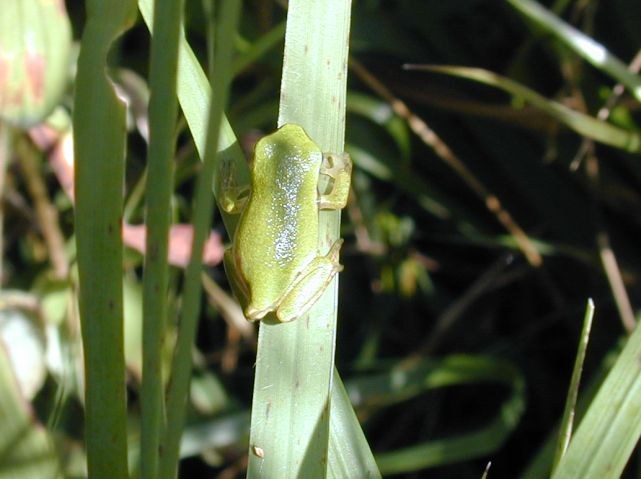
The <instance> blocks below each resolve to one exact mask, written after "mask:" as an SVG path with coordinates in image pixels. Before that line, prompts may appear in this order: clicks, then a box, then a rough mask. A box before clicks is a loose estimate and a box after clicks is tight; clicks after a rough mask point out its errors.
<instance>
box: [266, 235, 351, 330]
mask: <svg viewBox="0 0 641 479" xmlns="http://www.w3.org/2000/svg"><path fill="white" fill-rule="evenodd" d="M342 244H343V240H342V239H341V240H338V241H336V242H335V243H334V244H333V245H332V247H331V249H330V250H329V252H328V253H327V255H326V256H318V257H316V258H314V259H313V260H312V262H311V263H310V264H309V266H308V267H307V268H306V270H305V273H304V274H303V275H301V277H300V278H299V279H298V280H297V282H296V283H295V284H294V285H293V286H292V288H291V289H290V290H289V291H288V293H287V295H286V296H285V297H284V298H283V300H282V302H281V303H280V305H279V306H278V308H277V309H276V316H277V317H278V320H279V321H281V322H283V323H285V322H289V321H293V320H294V319H297V318H300V317H301V316H303V315H305V314H306V313H307V312H308V311H309V309H310V308H311V307H312V306H313V305H314V304H315V303H316V301H318V298H320V297H321V295H322V294H323V293H324V292H325V290H326V289H327V286H328V285H329V283H330V282H331V281H332V279H333V278H334V276H336V273H338V272H339V271H342V270H343V265H341V264H340V263H339V262H338V255H339V253H340V249H341V245H342Z"/></svg>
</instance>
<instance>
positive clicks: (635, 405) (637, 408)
mask: <svg viewBox="0 0 641 479" xmlns="http://www.w3.org/2000/svg"><path fill="white" fill-rule="evenodd" d="M639 357H641V328H639V327H637V329H636V330H635V331H634V333H633V334H632V336H630V338H629V339H628V341H627V343H626V345H625V347H624V348H623V351H622V352H621V355H620V356H619V357H618V359H617V361H616V363H615V365H614V367H613V368H612V370H611V371H610V373H609V374H608V376H607V378H606V380H605V381H604V383H603V385H602V386H601V387H600V389H599V392H598V393H597V395H596V397H595V398H594V400H593V401H592V402H591V404H590V407H589V408H588V410H587V412H586V414H585V417H584V418H583V419H582V420H581V422H580V424H579V427H578V428H577V430H576V433H575V434H574V437H573V438H572V440H571V441H570V445H569V446H568V449H567V451H566V453H565V455H564V456H563V458H562V459H561V461H560V462H559V464H558V466H557V468H556V469H555V471H554V474H553V475H552V478H553V479H565V478H568V479H569V478H576V477H580V478H582V479H601V478H604V477H608V478H610V477H620V475H621V473H622V471H623V468H624V467H625V465H626V464H627V462H628V460H629V458H630V455H631V454H632V451H633V450H634V448H635V446H636V444H637V443H638V441H639V437H640V436H641V375H639Z"/></svg>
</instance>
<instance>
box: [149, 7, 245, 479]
mask: <svg viewBox="0 0 641 479" xmlns="http://www.w3.org/2000/svg"><path fill="white" fill-rule="evenodd" d="M219 5H220V6H219V10H218V15H217V21H216V29H215V31H216V41H215V45H216V51H215V55H214V57H215V62H216V68H215V69H214V78H213V79H212V82H213V84H214V85H215V88H216V90H215V91H214V96H213V99H212V101H211V105H210V109H209V121H208V130H207V141H206V144H205V156H204V160H203V162H204V165H203V166H204V167H203V170H202V171H201V172H200V175H199V177H198V183H197V186H196V199H195V201H194V219H193V228H194V239H193V243H192V248H191V251H192V255H191V260H190V261H189V265H188V266H187V271H186V273H185V288H184V297H183V311H182V318H181V321H180V325H179V329H178V339H177V341H176V349H175V351H174V357H173V361H172V367H171V382H170V387H169V391H168V394H167V427H166V431H165V437H164V440H163V443H162V451H163V453H162V455H161V457H160V471H159V472H160V477H161V479H173V478H174V477H175V475H176V470H177V466H178V454H179V446H180V438H181V436H182V429H183V426H184V422H185V414H186V407H187V398H188V393H189V381H190V377H191V358H192V347H193V342H194V338H195V335H196V326H197V324H198V318H199V316H200V304H201V301H200V299H201V298H200V295H201V282H200V276H201V267H202V251H203V245H204V242H205V238H206V237H207V233H208V232H209V230H210V228H211V217H212V213H213V198H212V194H211V185H212V181H213V176H214V169H215V165H216V160H217V151H218V145H219V136H220V130H221V125H222V123H223V118H224V116H223V111H224V108H225V105H226V103H227V95H228V90H229V84H230V82H231V79H232V72H231V59H232V53H233V50H232V48H233V45H232V44H231V43H230V42H229V41H227V40H228V39H229V38H233V37H234V35H235V34H236V26H237V24H238V17H239V16H240V6H241V2H240V0H225V1H223V2H221V3H220V4H219Z"/></svg>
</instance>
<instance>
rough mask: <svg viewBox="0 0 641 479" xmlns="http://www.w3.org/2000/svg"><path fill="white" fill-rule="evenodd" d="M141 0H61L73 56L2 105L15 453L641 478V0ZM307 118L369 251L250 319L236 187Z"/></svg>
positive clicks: (1, 423)
mask: <svg viewBox="0 0 641 479" xmlns="http://www.w3.org/2000/svg"><path fill="white" fill-rule="evenodd" d="M14 3H15V5H17V4H18V3H19V2H12V3H11V4H12V5H14ZM40 3H43V2H42V0H22V3H21V4H24V5H28V6H29V7H33V6H34V5H36V4H40ZM45 3H47V5H48V6H49V7H50V8H58V7H59V6H60V5H61V3H60V2H58V1H51V2H45ZM134 3H135V2H133V1H119V2H99V1H87V2H71V1H68V2H67V7H68V13H69V20H70V24H71V26H72V30H73V32H74V35H75V39H76V41H77V42H78V45H79V47H80V49H79V55H80V56H79V59H78V63H77V70H76V68H71V69H65V70H64V71H63V73H60V72H59V71H54V70H51V71H50V72H49V73H51V74H52V75H54V76H56V78H58V81H60V78H62V77H68V78H70V79H71V84H69V85H66V87H67V88H66V89H65V88H64V87H65V85H62V86H60V85H57V88H55V89H54V90H55V91H53V93H52V94H51V96H50V97H49V96H48V97H47V98H48V103H47V106H46V108H45V107H43V109H42V111H38V112H36V113H34V112H31V111H30V112H28V114H27V117H25V116H19V115H18V116H16V114H14V113H11V115H9V114H7V113H5V112H3V111H0V116H2V117H3V118H4V119H5V120H9V121H8V122H6V123H3V124H2V125H0V188H1V189H2V191H3V198H4V203H3V209H2V218H1V219H2V221H0V224H3V225H4V230H3V232H2V235H1V236H2V239H3V247H2V250H3V252H4V254H3V257H2V262H0V265H1V266H0V268H1V271H0V273H1V274H0V278H2V281H3V283H2V288H3V289H2V290H1V291H0V310H1V311H0V313H2V314H0V393H1V394H0V477H18V478H19V477H29V478H31V477H34V478H35V477H43V478H48V477H56V476H66V477H85V476H86V475H87V465H88V467H89V472H90V473H91V474H92V477H127V476H130V477H138V476H139V475H142V476H144V477H155V476H157V475H158V477H167V478H170V477H173V476H174V475H175V471H178V472H179V477H205V476H213V475H226V477H232V476H233V477H242V476H245V474H248V475H249V476H251V477H287V476H288V475H289V476H298V477H303V476H304V477H335V478H343V477H380V475H381V474H383V475H385V476H387V475H395V476H399V477H404V475H407V476H409V477H413V476H420V477H457V478H462V479H465V478H478V477H481V475H482V474H483V470H485V469H486V465H487V463H488V462H489V461H492V467H491V468H490V469H489V472H487V477H527V478H529V479H536V478H544V477H553V478H565V477H568V478H574V477H595V478H596V477H598V478H602V477H604V478H615V477H619V476H621V477H626V478H627V477H630V478H631V477H637V475H638V473H637V470H638V454H635V452H634V451H635V446H636V445H637V443H638V440H639V436H640V435H641V428H640V426H639V424H641V421H640V418H639V417H637V416H638V411H639V410H641V408H639V401H640V398H641V392H639V391H640V389H639V388H638V386H639V384H638V376H639V375H638V358H639V355H640V351H639V345H640V344H641V342H640V341H641V337H640V336H639V335H640V334H641V333H640V332H639V331H635V332H634V333H632V330H633V329H634V327H635V322H636V319H635V318H636V317H637V316H638V301H639V295H638V294H637V293H636V285H637V284H638V282H639V278H640V275H641V262H640V261H639V255H638V244H637V243H638V241H637V240H636V238H637V237H638V236H639V234H640V233H641V226H640V223H639V221H638V211H640V210H641V194H640V193H639V192H640V191H641V167H640V166H639V158H638V152H639V150H640V149H641V147H640V145H641V141H640V137H639V127H638V122H639V92H640V91H641V89H640V88H639V85H641V83H640V80H639V75H638V74H637V71H638V69H639V65H638V63H639V62H638V61H632V62H631V64H630V65H627V62H628V61H630V59H632V57H633V56H634V55H635V48H637V45H638V44H639V41H640V40H641V35H640V34H639V32H641V28H640V27H641V7H639V6H638V5H632V4H631V2H625V1H623V0H611V1H608V2H598V1H596V0H592V1H590V0H588V1H571V0H557V1H551V0H550V1H548V0H537V1H535V0H505V1H503V2H496V1H492V0H456V1H451V2H426V1H425V0H404V1H397V2H386V1H381V0H366V1H359V2H353V4H352V5H351V7H350V5H349V2H343V1H333V0H332V1H325V0H311V1H310V0H290V1H289V2H288V7H287V8H288V9H289V10H287V9H286V8H284V5H283V4H282V2H271V1H268V0H258V1H253V2H242V4H243V5H242V6H244V7H245V8H244V9H243V10H242V13H241V16H240V22H239V26H238V29H237V30H236V27H235V23H236V22H235V20H233V19H229V18H227V17H226V15H227V14H229V15H230V16H231V17H233V16H234V15H235V13H234V12H233V11H232V10H233V8H231V9H230V10H226V9H229V8H230V7H234V8H235V7H238V6H239V5H240V3H241V2H235V1H232V0H221V1H219V2H210V1H209V0H203V1H196V2H184V8H185V11H184V16H183V15H181V14H179V13H178V12H179V11H180V10H181V9H182V5H180V4H181V3H183V2H181V1H175V2H154V1H153V0H139V1H138V8H139V11H140V12H141V15H140V16H139V18H137V19H135V17H134V10H135V8H134V7H135V5H134ZM157 4H160V5H162V6H163V7H165V8H167V9H168V10H166V11H165V10H163V11H161V10H160V9H158V10H156V14H157V15H160V16H159V17H156V18H155V19H154V10H155V8H154V7H155V5H157ZM214 4H215V5H214ZM8 5H9V4H8ZM15 5H14V6H15ZM85 7H86V8H85ZM7 8H9V7H7ZM7 8H5V9H4V10H2V12H5V11H9V10H7ZM12 8H13V7H12ZM169 8H173V9H172V10H169ZM223 11H227V13H223ZM25 12H27V13H28V14H29V17H30V18H31V17H32V16H33V15H34V13H33V12H34V10H25ZM60 12H63V13H64V10H62V9H60V10H56V14H60ZM167 12H171V13H167ZM41 13H43V12H41ZM46 13H47V14H51V11H48V12H46ZM43 14H44V13H43ZM7 16H8V15H7V14H6V13H5V14H3V13H0V23H2V24H3V25H9V29H8V30H7V29H5V30H4V31H3V33H0V36H2V35H9V38H10V39H12V41H14V40H15V38H14V37H13V36H11V35H10V32H11V31H14V30H15V31H18V30H19V27H20V28H22V27H24V23H19V22H15V23H14V22H11V21H10V19H8V18H7ZM36 16H37V15H36ZM64 20H66V19H64ZM64 25H68V24H67V23H65V24H64ZM64 25H63V24H60V25H59V26H58V27H59V29H60V31H62V32H63V33H64V32H65V31H67V30H65V28H67V27H65V26H64ZM47 26H49V27H50V28H54V27H55V26H54V25H53V24H47ZM150 30H153V31H154V32H155V36H153V37H152V38H153V39H152V42H153V43H151V44H150V43H149V42H148V41H147V40H148V38H149V31H150ZM25 31H26V30H25ZM67 35H68V31H67ZM63 36H64V35H63ZM348 40H349V41H348ZM54 44H55V42H54V40H53V39H52V41H51V44H50V45H46V46H47V47H50V50H51V51H49V53H48V55H53V56H55V55H58V56H60V57H62V56H64V55H63V54H64V53H65V52H64V51H63V49H60V50H57V49H56V48H54ZM6 45H8V44H7V43H6V42H0V60H1V61H4V60H5V59H6V58H9V55H8V53H7V51H6V50H3V48H7V46H6ZM19 45H22V46H23V47H25V45H26V44H19ZM37 46H38V47H39V48H44V47H45V45H42V44H41V43H38V45H37ZM169 46H171V48H164V47H169ZM23 49H26V47H25V48H23ZM56 52H57V53H56ZM54 53H55V55H54ZM176 53H178V57H176ZM348 53H349V54H348ZM150 62H151V63H150ZM403 65H418V67H412V69H411V70H410V69H406V68H403ZM2 72H3V70H2V69H1V68H0V75H1V74H2ZM205 72H209V74H206V73H205ZM23 73H24V72H23ZM74 73H75V77H74ZM1 80H2V78H1V77H0V89H1V88H2V85H3V83H2V81H1ZM23 83H25V82H20V81H18V83H17V85H18V87H23V86H24V84H23ZM619 83H620V84H619ZM12 85H14V86H15V84H12ZM114 85H117V88H114ZM228 86H229V89H228V88H227V87H228ZM72 91H74V94H73V96H72V94H71V93H70V92H72ZM212 91H213V94H212ZM227 91H229V92H228V93H227ZM116 92H117V96H116ZM3 94H6V92H4V91H1V92H0V106H2V105H1V104H2V98H5V97H3V96H2V95H3ZM150 98H151V99H150ZM227 98H228V99H229V101H226V99H227ZM121 99H125V100H126V105H127V109H126V110H125V102H123V101H122V100H121ZM176 100H178V103H179V109H177V107H176ZM226 105H228V106H226ZM53 107H58V108H56V113H55V115H53V116H51V117H50V118H48V119H47V123H46V125H43V124H40V125H38V126H37V127H36V128H34V129H31V130H29V131H26V130H25V131H22V130H20V131H19V130H14V129H13V128H14V126H9V124H10V123H11V124H20V125H21V126H24V125H25V124H27V123H29V124H33V123H37V122H38V121H40V120H39V117H40V116H41V115H44V114H46V113H47V112H49V111H50V110H51V109H52V108H53ZM223 110H224V111H225V114H224V115H222V116H221V112H222V111H223ZM125 113H127V114H128V116H127V117H126V116H125ZM70 115H72V116H73V132H74V140H75V147H74V148H75V154H76V158H75V160H76V164H75V175H76V190H75V195H74V193H73V190H72V188H70V184H69V182H68V181H67V182H65V174H66V175H67V176H66V178H67V180H68V179H69V178H68V176H69V174H70V173H69V172H71V174H73V173H74V170H73V169H69V166H65V164H66V163H65V161H64V160H68V159H70V158H71V155H70V152H71V151H73V150H74V148H70V146H71V145H72V143H71V140H70V135H69V133H70V127H69V124H70ZM283 123H296V124H299V125H301V126H303V127H304V128H305V130H306V132H307V134H308V135H309V136H310V137H311V138H312V139H313V140H314V141H315V142H316V143H317V144H318V145H320V146H321V148H322V149H323V150H324V151H334V152H341V151H343V150H347V151H348V152H349V153H350V154H351V156H352V159H353V160H354V163H355V169H354V172H353V178H352V195H351V199H350V201H349V203H348V205H347V207H346V208H345V209H344V210H343V213H342V216H343V218H342V228H340V233H339V226H340V222H341V219H340V215H339V213H338V212H323V213H321V216H320V221H321V224H322V232H321V234H320V238H319V247H320V249H321V250H323V251H326V250H327V248H328V247H329V245H331V244H332V243H333V242H334V241H335V240H336V239H337V238H339V237H342V238H343V239H344V240H345V243H344V244H343V247H342V249H341V263H342V264H344V266H345V269H344V271H342V272H341V274H340V286H338V285H336V284H334V285H332V287H330V288H328V292H327V294H326V295H325V296H324V297H323V299H321V300H320V302H319V303H318V305H317V306H316V307H314V308H313V309H312V311H311V313H310V314H309V317H306V318H304V319H301V320H298V321H294V322H293V323H291V324H285V325H280V324H277V325H274V324H269V325H267V324H262V325H260V331H259V332H258V328H257V327H256V325H254V324H249V323H247V322H246V321H245V319H244V318H243V317H242V313H241V312H240V310H239V309H238V307H237V305H236V303H235V302H234V301H233V298H232V297H231V295H230V293H229V288H228V283H227V282H226V279H225V277H224V272H223V269H222V267H221V265H220V264H219V261H220V258H221V256H222V252H223V249H224V243H225V242H228V241H229V240H230V239H231V238H230V237H229V235H230V234H232V235H233V232H234V231H235V222H236V221H237V216H235V215H228V214H227V213H225V211H224V210H221V211H220V215H219V216H216V215H215V214H214V213H213V203H212V201H213V200H214V199H216V200H218V201H221V196H220V194H219V193H220V191H221V188H222V187H225V186H228V185H226V184H225V181H228V180H229V178H232V179H231V180H230V181H231V182H232V183H233V184H235V185H240V186H242V185H245V184H247V182H248V177H249V176H248V171H249V169H248V163H247V161H246V158H248V157H250V156H251V150H252V148H253V145H254V143H255V141H256V139H257V138H259V137H261V136H264V135H265V134H267V133H269V132H271V131H273V130H274V129H275V128H276V127H277V126H278V125H281V124H283ZM148 130H151V131H150V132H149V131H148ZM147 141H149V144H148V145H146V144H145V143H146V142H147ZM125 158H126V162H125V161H124V159H125ZM171 159H173V161H171ZM201 160H202V161H201ZM65 168H66V169H65ZM172 169H173V170H174V171H175V175H172ZM65 172H66V173H65ZM54 175H55V177H54ZM323 187H325V185H323ZM212 191H213V195H212ZM123 203H124V204H125V205H126V207H123ZM145 204H147V206H145ZM154 205H155V206H154ZM192 205H193V206H192ZM123 217H124V218H125V224H124V227H123V238H122V241H124V242H125V244H127V245H130V246H131V245H134V244H137V245H138V246H136V250H134V249H133V248H132V247H127V248H123V246H122V241H121V238H120V229H121V224H122V223H121V220H122V218H123ZM74 219H75V221H74ZM212 221H213V231H212V234H211V235H210V236H209V238H208V239H207V233H208V232H209V231H210V229H211V227H210V223H211V222H212ZM130 223H131V224H135V225H136V226H139V227H140V226H141V225H142V224H143V223H144V224H145V225H146V227H147V228H148V229H147V230H146V231H147V232H148V233H149V234H148V235H147V238H146V241H145V238H144V237H143V239H142V241H139V242H138V243H136V241H134V240H136V238H131V237H129V236H128V234H129V233H131V231H130V230H131V226H132V225H131V224H130ZM186 223H193V225H194V226H193V228H192V227H189V226H188V225H186ZM170 225H171V226H173V227H176V226H180V227H181V228H182V227H184V228H185V229H182V230H181V231H183V232H184V231H188V233H187V236H186V237H185V236H182V237H181V236H180V235H179V234H178V230H179V229H180V228H171V229H169V236H167V234H166V231H167V228H168V227H169V226H170ZM138 231H140V230H138ZM194 231H195V234H194V233H193V232H194ZM223 231H227V232H228V234H227V236H225V233H224V232H223ZM137 239H138V240H140V238H137ZM166 239H167V240H168V241H167V242H166V243H165V240H166ZM206 239H207V240H206ZM204 245H206V246H205V251H206V256H205V259H203V262H204V263H205V266H204V267H203V266H202V264H201V258H200V257H199V256H198V255H193V257H192V258H191V261H189V260H188V259H184V258H189V257H190V252H191V251H192V250H194V251H200V250H201V249H202V247H203V246H204ZM141 250H146V251H147V252H149V254H146V255H145V254H141ZM167 252H169V258H170V260H169V263H171V264H172V265H174V266H169V265H168V262H167V261H165V257H166V253H167ZM176 257H179V258H183V260H182V262H175V261H174V260H172V259H171V258H176ZM533 258H534V259H535V261H533ZM175 266H179V267H175ZM185 268H186V269H185ZM201 284H202V287H203V288H204V294H201ZM143 290H144V297H145V299H144V303H145V315H144V317H145V319H144V321H143V314H142V312H143ZM339 293H340V294H339ZM588 297H591V298H593V299H594V303H595V305H596V309H595V314H594V321H593V325H592V329H593V330H594V333H593V334H592V337H590V342H589V347H587V339H588V333H587V328H586V330H585V331H583V332H581V317H582V315H583V312H584V307H585V302H586V300H587V298H588ZM78 304H79V308H78V306H77V305H78ZM337 308H338V309H337ZM588 316H589V317H590V318H591V311H590V310H589V311H588V313H586V318H587V317H588ZM6 318H10V319H11V321H9V320H6ZM33 318H37V321H36V320H34V319H33ZM337 318H338V320H337ZM143 322H144V328H143V325H142V323H143ZM16 325H19V328H18V330H19V331H21V332H20V333H19V334H18V333H16V329H14V328H16ZM81 336H82V344H81V339H80V338H81ZM16 338H17V339H16ZM143 338H144V344H145V346H144V350H143V346H142V344H143ZM578 342H579V343H580V349H579V352H578V353H577V352H576V345H577V343H578ZM29 344H36V345H40V346H38V347H34V349H33V351H34V353H33V354H32V356H33V358H32V360H33V364H34V365H33V367H31V363H29V366H30V367H28V368H27V367H25V365H24V364H20V362H18V363H17V364H16V360H15V359H14V358H16V357H24V356H19V355H16V354H17V353H16V351H17V352H18V353H19V352H20V351H22V352H23V353H24V351H31V350H32V349H30V348H31V346H29ZM83 348H84V351H83V352H84V356H83V354H81V351H82V350H83ZM38 351H39V352H38ZM45 353H46V354H45ZM143 358H144V359H143ZM83 359H84V361H83ZM25 362H26V361H25ZM573 362H576V364H574V373H573V372H572V371H573V369H572V366H573ZM143 364H144V367H143ZM21 366H22V367H21ZM25 370H28V371H30V373H31V374H26V373H25V372H24V371H25ZM581 371H583V373H582V375H583V378H580V376H581ZM339 372H340V374H339ZM125 378H126V380H125ZM342 378H344V381H345V382H344V383H343V379H342ZM25 384H28V385H30V386H28V387H27V388H26V389H25V387H24V385H25ZM163 388H164V389H163ZM159 391H161V392H159ZM252 391H253V395H252ZM568 391H569V392H568ZM165 395H166V399H167V401H164V399H165ZM564 404H565V406H564ZM83 431H84V432H83ZM558 431H561V432H558ZM141 434H142V437H141ZM83 440H84V441H83ZM159 444H160V445H161V447H160V449H158V445H159ZM139 446H141V447H140V448H139ZM179 456H180V457H181V458H182V459H186V460H185V461H183V462H182V463H181V464H180V465H178V464H177V460H178V457H179ZM157 471H160V472H158V474H157ZM283 471H285V472H283ZM161 473H162V475H159V474H161ZM163 475H164V476H163Z"/></svg>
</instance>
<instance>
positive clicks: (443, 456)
mask: <svg viewBox="0 0 641 479" xmlns="http://www.w3.org/2000/svg"><path fill="white" fill-rule="evenodd" d="M479 382H498V383H502V384H505V385H506V386H508V387H509V388H510V395H509V396H508V398H507V399H506V400H505V401H504V402H503V404H502V405H501V407H500V408H499V412H498V413H497V414H496V415H495V417H494V418H493V419H492V421H490V423H489V424H488V425H487V426H485V427H483V428H480V429H477V430H474V431H472V432H469V433H465V434H461V435H459V436H455V437H451V438H446V439H437V440H431V441H427V442H423V443H418V444H415V445H413V446H410V447H407V448H403V449H398V450H394V451H389V452H384V453H380V454H377V455H376V462H377V464H378V467H379V468H380V471H381V473H382V474H384V475H386V474H400V473H407V472H411V471H416V470H419V469H423V468H428V467H436V466H442V465H444V464H449V463H453V462H460V461H466V460H470V459H473V458H477V457H481V456H484V455H487V454H490V453H492V452H493V451H495V450H496V449H498V448H499V447H500V446H501V445H502V444H503V443H504V442H505V440H506V439H507V438H508V436H509V434H510V433H511V432H512V431H513V430H514V428H515V427H516V425H517V424H518V422H519V419H520V418H521V415H522V413H523V410H524V408H525V382H524V380H523V377H522V376H521V374H520V373H519V372H518V371H517V370H516V369H515V368H514V367H513V366H512V365H511V364H509V363H506V362H504V361H500V360H497V359H493V358H486V357H474V356H451V357H448V358H446V359H444V360H442V361H421V362H419V363H416V364H414V365H411V366H409V367H408V366H405V365H404V366H400V367H398V368H394V369H393V370H392V371H391V372H389V373H386V374H379V375H374V376H372V377H369V378H368V377H364V378H360V379H357V380H354V381H349V382H348V383H347V388H348V391H349V393H350V396H351V397H352V398H355V397H359V398H363V401H367V403H368V404H378V405H384V404H390V403H396V402H398V401H400V400H405V399H409V398H411V397H415V396H417V395H418V394H420V393H421V392H423V391H425V390H427V389H431V388H438V387H446V386H453V385H459V384H474V383H479Z"/></svg>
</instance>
